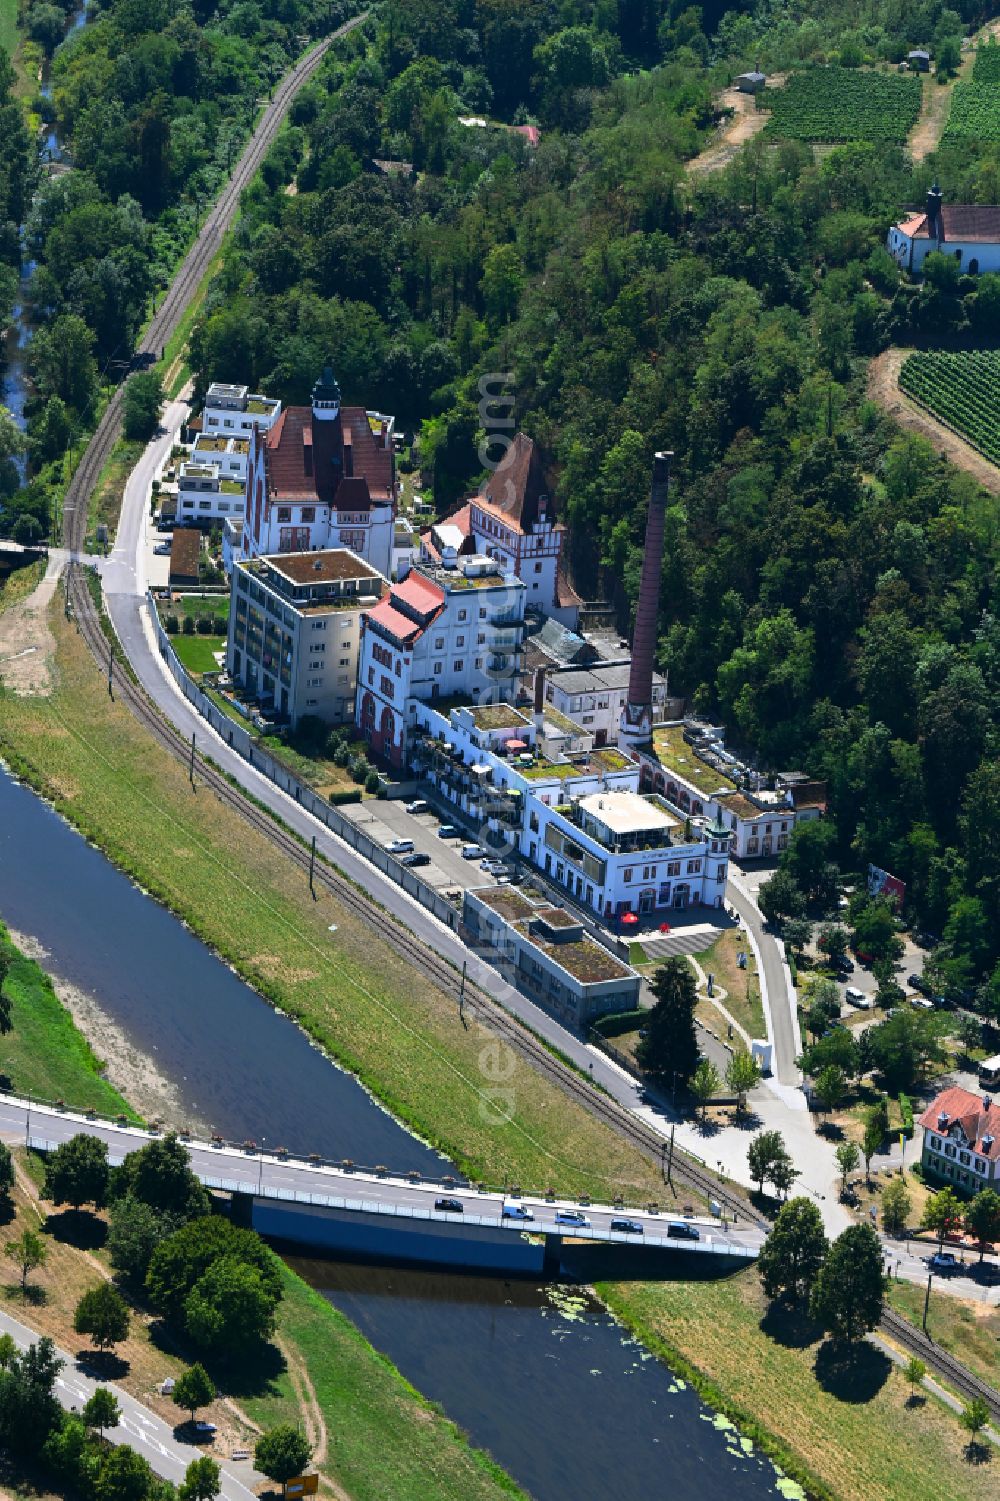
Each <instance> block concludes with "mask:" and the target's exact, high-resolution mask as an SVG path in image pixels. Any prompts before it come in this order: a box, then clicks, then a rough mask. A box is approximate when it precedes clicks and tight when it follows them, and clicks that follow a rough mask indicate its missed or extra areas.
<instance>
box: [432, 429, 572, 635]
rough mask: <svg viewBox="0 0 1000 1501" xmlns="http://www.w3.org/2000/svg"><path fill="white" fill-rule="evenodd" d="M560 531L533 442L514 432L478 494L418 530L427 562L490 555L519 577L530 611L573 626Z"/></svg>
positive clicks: (507, 571) (570, 588)
mask: <svg viewBox="0 0 1000 1501" xmlns="http://www.w3.org/2000/svg"><path fill="white" fill-rule="evenodd" d="M565 536H566V528H565V527H564V526H563V524H562V522H561V521H559V520H558V519H557V517H556V511H555V505H554V503H553V500H552V496H551V495H550V494H549V492H548V486H547V484H546V481H545V474H544V472H543V469H542V460H541V455H540V454H539V451H538V447H537V445H536V444H535V442H534V441H533V439H531V438H528V437H526V436H525V434H524V433H518V434H517V435H516V436H515V438H514V439H513V441H512V443H511V445H510V447H509V448H508V449H507V452H506V453H505V454H504V456H503V458H502V459H501V461H500V463H499V464H498V465H497V467H496V469H495V470H494V471H493V473H492V475H491V476H490V478H489V479H488V480H487V482H486V484H485V485H484V486H483V488H482V490H481V491H480V493H479V494H478V495H473V496H472V497H471V499H470V500H468V501H467V502H466V503H465V504H464V505H463V506H462V507H461V509H460V510H458V511H456V512H455V514H454V515H453V516H449V517H446V519H445V520H444V521H441V522H438V523H437V524H436V525H435V526H433V527H431V528H430V530H429V531H427V532H424V533H423V535H422V536H421V538H420V553H421V557H422V558H424V559H426V560H429V561H431V562H440V561H441V559H442V557H443V556H447V555H448V553H449V552H454V553H457V554H459V555H465V554H468V553H471V552H477V553H479V554H481V555H483V556H485V557H489V558H493V559H494V561H495V562H497V563H498V564H499V565H500V567H501V568H502V569H503V570H504V572H506V573H512V574H514V575H516V577H517V578H519V579H521V580H522V581H523V583H524V586H525V589H526V590H527V608H528V609H529V610H531V609H535V610H538V611H540V612H541V613H542V614H543V615H548V616H552V617H553V618H554V619H556V620H558V621H559V622H560V624H562V625H565V626H568V627H569V629H570V630H575V628H576V624H577V621H578V619H579V614H580V597H579V595H578V594H577V593H576V592H575V591H574V589H573V588H572V586H571V585H570V583H569V581H568V579H567V577H566V568H565V563H564V560H563V555H562V548H563V539H564V538H565Z"/></svg>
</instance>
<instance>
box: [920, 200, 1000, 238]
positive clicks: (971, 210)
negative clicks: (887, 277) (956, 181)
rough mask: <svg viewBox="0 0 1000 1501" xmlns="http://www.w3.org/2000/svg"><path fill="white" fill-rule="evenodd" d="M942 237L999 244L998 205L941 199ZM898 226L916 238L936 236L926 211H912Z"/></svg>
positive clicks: (999, 218) (999, 207)
mask: <svg viewBox="0 0 1000 1501" xmlns="http://www.w3.org/2000/svg"><path fill="white" fill-rule="evenodd" d="M940 219H941V229H942V233H941V236H940V238H941V239H942V240H945V241H947V240H966V241H972V242H973V243H982V244H1000V205H997V204H995V203H943V204H942V205H941V209H940ZM899 229H900V230H901V231H902V233H903V234H905V235H910V236H911V237H912V238H915V239H918V240H936V239H937V238H938V234H937V231H936V229H935V232H934V233H933V234H932V233H931V230H930V226H929V225H928V222H927V215H926V214H913V215H911V217H910V218H909V219H906V220H904V221H903V222H902V223H901V224H900V225H899Z"/></svg>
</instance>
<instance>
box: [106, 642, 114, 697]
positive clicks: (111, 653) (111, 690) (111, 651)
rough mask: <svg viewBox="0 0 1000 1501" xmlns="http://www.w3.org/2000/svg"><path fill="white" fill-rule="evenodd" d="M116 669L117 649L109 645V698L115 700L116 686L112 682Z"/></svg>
mask: <svg viewBox="0 0 1000 1501" xmlns="http://www.w3.org/2000/svg"><path fill="white" fill-rule="evenodd" d="M114 669H115V648H114V645H113V644H109V645H108V697H109V698H114V696H115V690H114V684H113V680H112V674H113V672H114Z"/></svg>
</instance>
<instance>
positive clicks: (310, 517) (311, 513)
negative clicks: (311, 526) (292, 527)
mask: <svg viewBox="0 0 1000 1501" xmlns="http://www.w3.org/2000/svg"><path fill="white" fill-rule="evenodd" d="M302 520H303V521H315V520H316V507H315V506H303V507H302Z"/></svg>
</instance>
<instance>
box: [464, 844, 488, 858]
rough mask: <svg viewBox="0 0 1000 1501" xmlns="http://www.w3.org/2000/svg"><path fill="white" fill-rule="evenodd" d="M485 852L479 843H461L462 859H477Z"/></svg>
mask: <svg viewBox="0 0 1000 1501" xmlns="http://www.w3.org/2000/svg"><path fill="white" fill-rule="evenodd" d="M485 853H486V852H485V850H484V849H483V847H482V845H481V844H463V845H462V859H463V860H479V859H481V858H482V856H483V855H484V854H485Z"/></svg>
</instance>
